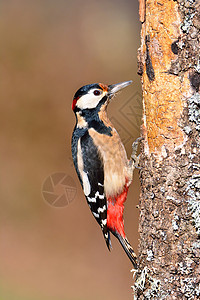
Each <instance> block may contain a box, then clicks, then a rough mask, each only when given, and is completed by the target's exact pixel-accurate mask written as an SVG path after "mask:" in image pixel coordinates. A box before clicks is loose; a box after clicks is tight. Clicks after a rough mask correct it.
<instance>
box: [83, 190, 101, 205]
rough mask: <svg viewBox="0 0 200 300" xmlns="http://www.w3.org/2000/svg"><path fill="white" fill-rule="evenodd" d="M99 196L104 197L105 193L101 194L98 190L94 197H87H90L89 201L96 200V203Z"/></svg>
mask: <svg viewBox="0 0 200 300" xmlns="http://www.w3.org/2000/svg"><path fill="white" fill-rule="evenodd" d="M86 196H87V195H86ZM97 197H98V198H99V199H104V197H105V196H104V194H103V195H100V194H99V191H97V192H96V193H95V195H94V197H87V199H88V201H89V202H94V203H96V202H97Z"/></svg>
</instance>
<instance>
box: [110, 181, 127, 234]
mask: <svg viewBox="0 0 200 300" xmlns="http://www.w3.org/2000/svg"><path fill="white" fill-rule="evenodd" d="M127 193H128V187H127V186H125V187H124V190H123V192H122V193H121V194H120V195H118V196H117V197H114V198H113V197H108V198H107V201H108V210H107V226H108V229H110V230H111V231H117V232H118V233H119V234H120V235H122V236H123V237H125V232H124V220H123V212H124V202H125V201H126V198H127Z"/></svg>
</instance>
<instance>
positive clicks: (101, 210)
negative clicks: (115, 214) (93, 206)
mask: <svg viewBox="0 0 200 300" xmlns="http://www.w3.org/2000/svg"><path fill="white" fill-rule="evenodd" d="M105 210H106V205H104V206H103V207H102V208H101V207H99V208H98V209H97V211H98V213H99V214H100V213H101V212H104V211H105Z"/></svg>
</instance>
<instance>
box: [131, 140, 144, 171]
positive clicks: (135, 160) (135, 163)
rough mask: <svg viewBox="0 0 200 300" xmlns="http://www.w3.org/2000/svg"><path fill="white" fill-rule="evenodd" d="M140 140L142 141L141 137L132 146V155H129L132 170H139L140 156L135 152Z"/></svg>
mask: <svg viewBox="0 0 200 300" xmlns="http://www.w3.org/2000/svg"><path fill="white" fill-rule="evenodd" d="M142 139H143V138H142V137H139V138H137V139H136V140H135V141H134V142H133V144H132V154H131V159H130V162H131V164H132V167H133V170H134V168H136V169H141V168H140V167H139V161H140V154H139V155H137V150H138V144H139V143H140V141H141V140H142Z"/></svg>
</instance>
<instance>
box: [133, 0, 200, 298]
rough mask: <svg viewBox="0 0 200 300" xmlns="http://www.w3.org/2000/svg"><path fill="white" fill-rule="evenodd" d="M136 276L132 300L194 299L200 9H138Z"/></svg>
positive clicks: (199, 212)
mask: <svg viewBox="0 0 200 300" xmlns="http://www.w3.org/2000/svg"><path fill="white" fill-rule="evenodd" d="M140 19H141V22H142V31H141V47H140V49H139V55H138V61H139V62H138V66H139V69H138V73H139V74H140V75H141V78H142V88H143V105H144V111H143V128H142V130H143V137H144V142H143V145H142V154H141V172H140V179H141V187H142V190H141V196H140V210H141V212H140V225H139V232H140V244H139V271H138V272H137V273H136V278H135V284H134V299H200V94H199V86H200V52H199V46H200V45H199V39H200V3H199V1H193V0H189V1H184V0H178V1H173V0H167V1H166V0H159V1H154V0H146V1H145V5H144V1H141V6H140Z"/></svg>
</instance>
